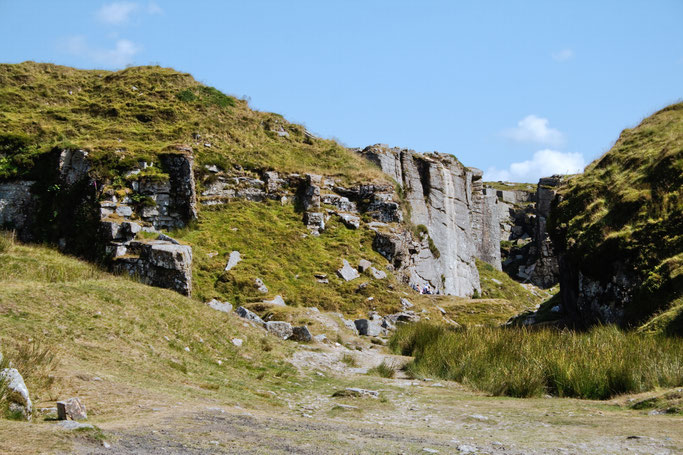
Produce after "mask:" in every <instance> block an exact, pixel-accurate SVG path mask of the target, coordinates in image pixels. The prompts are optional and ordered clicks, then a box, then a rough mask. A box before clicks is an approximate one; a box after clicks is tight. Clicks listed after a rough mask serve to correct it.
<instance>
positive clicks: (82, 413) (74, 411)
mask: <svg viewBox="0 0 683 455" xmlns="http://www.w3.org/2000/svg"><path fill="white" fill-rule="evenodd" d="M57 418H58V419H59V420H67V419H71V420H86V419H87V418H88V413H87V412H86V409H85V405H84V404H83V403H82V402H81V400H80V399H78V398H69V399H68V400H64V401H58V402H57Z"/></svg>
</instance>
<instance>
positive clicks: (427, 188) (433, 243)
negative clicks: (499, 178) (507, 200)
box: [360, 145, 500, 296]
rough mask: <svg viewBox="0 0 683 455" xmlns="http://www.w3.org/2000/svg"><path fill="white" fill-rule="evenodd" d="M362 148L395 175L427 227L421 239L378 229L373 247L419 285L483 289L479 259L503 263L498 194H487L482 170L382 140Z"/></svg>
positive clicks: (417, 221) (460, 291) (413, 214)
mask: <svg viewBox="0 0 683 455" xmlns="http://www.w3.org/2000/svg"><path fill="white" fill-rule="evenodd" d="M360 153H361V155H362V156H364V157H365V158H367V159H368V160H370V161H371V162H374V163H375V164H377V165H378V166H380V167H381V168H382V170H383V171H384V173H386V174H387V175H389V176H391V177H392V178H394V179H395V180H396V182H397V183H398V184H399V185H400V186H401V188H402V192H403V196H404V199H405V200H406V202H407V203H408V204H409V205H410V221H411V222H412V224H414V225H416V226H418V227H420V226H424V228H426V229H425V233H424V235H423V236H422V237H423V238H422V239H417V240H418V241H415V240H416V239H412V238H411V236H409V235H407V234H397V233H386V232H382V233H378V237H377V238H376V239H375V242H374V243H375V245H374V246H375V249H376V250H377V251H379V252H380V253H381V254H383V255H384V256H385V257H386V258H387V259H389V260H390V261H392V262H394V266H395V267H398V268H399V269H402V270H404V271H405V273H406V274H407V275H408V276H409V280H408V281H409V282H410V284H412V285H415V286H418V287H420V288H421V289H422V288H423V287H425V286H426V287H428V288H429V289H431V290H432V291H433V292H439V293H442V294H450V295H457V296H471V295H472V294H473V293H474V292H475V291H476V292H480V291H481V288H480V284H479V272H478V271H477V267H476V263H475V259H476V258H480V259H481V260H484V261H486V262H489V263H491V264H492V265H493V266H494V267H498V268H499V267H500V233H499V219H498V217H499V210H498V208H497V207H496V204H497V199H495V198H492V197H486V195H484V194H483V186H482V184H481V177H482V173H481V171H479V170H477V169H471V168H467V167H465V166H463V165H462V164H461V163H460V162H459V161H458V160H457V159H456V158H455V157H454V156H452V155H446V154H439V153H430V154H424V155H423V154H418V153H416V152H414V151H412V150H401V149H397V148H393V149H390V148H388V147H386V146H383V145H375V146H370V147H366V148H365V149H364V150H363V151H362V152H360ZM419 240H421V241H419Z"/></svg>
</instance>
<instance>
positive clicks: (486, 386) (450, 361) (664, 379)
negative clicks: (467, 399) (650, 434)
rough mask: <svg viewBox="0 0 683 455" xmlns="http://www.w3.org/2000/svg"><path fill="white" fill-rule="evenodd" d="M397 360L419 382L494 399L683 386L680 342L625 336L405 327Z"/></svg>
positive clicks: (394, 344)
mask: <svg viewBox="0 0 683 455" xmlns="http://www.w3.org/2000/svg"><path fill="white" fill-rule="evenodd" d="M390 347H391V348H392V350H393V351H394V352H396V353H400V354H403V355H412V356H414V357H415V359H414V361H413V362H412V363H411V364H409V365H408V370H409V372H412V373H413V374H414V375H418V376H419V375H422V376H436V377H441V378H444V379H448V380H454V381H458V382H462V383H464V384H467V385H470V386H472V387H474V388H476V389H479V390H482V391H486V392H489V393H491V394H493V395H507V396H514V397H532V396H540V395H543V394H551V395H555V396H560V397H577V398H589V399H607V398H610V397H613V396H615V395H619V394H624V393H638V392H645V391H648V390H652V389H655V388H658V387H678V386H681V385H683V339H680V338H673V337H664V336H648V335H643V334H638V333H634V332H623V331H621V330H619V329H618V328H616V327H614V326H600V327H595V328H594V329H592V330H591V331H590V332H586V333H576V332H572V331H562V332H560V331H555V330H548V329H545V330H527V329H525V328H493V327H477V328H470V329H450V328H446V327H444V326H437V325H433V324H428V323H419V324H413V325H403V326H401V327H399V328H398V330H397V332H396V334H395V335H394V336H393V337H392V339H391V342H390Z"/></svg>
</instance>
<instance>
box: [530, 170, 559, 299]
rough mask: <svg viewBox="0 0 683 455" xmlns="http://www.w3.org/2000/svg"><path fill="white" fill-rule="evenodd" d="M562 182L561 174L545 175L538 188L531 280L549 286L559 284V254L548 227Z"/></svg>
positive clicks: (545, 286) (541, 285)
mask: <svg viewBox="0 0 683 455" xmlns="http://www.w3.org/2000/svg"><path fill="white" fill-rule="evenodd" d="M561 183H562V178H561V177H560V176H552V177H544V178H542V179H541V180H540V181H539V182H538V189H537V190H536V232H535V235H534V242H535V246H536V255H535V256H536V263H535V267H534V269H533V271H532V272H531V274H530V278H531V282H532V283H534V284H537V285H538V286H540V287H543V288H547V287H551V286H554V285H555V284H557V282H558V280H559V276H560V268H559V264H558V260H557V254H556V253H555V250H554V248H553V243H552V241H551V240H550V236H549V235H548V229H547V220H548V217H549V216H550V206H551V203H552V201H553V199H555V195H556V194H557V187H558V186H559V185H560V184H561Z"/></svg>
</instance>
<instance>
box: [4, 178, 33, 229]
mask: <svg viewBox="0 0 683 455" xmlns="http://www.w3.org/2000/svg"><path fill="white" fill-rule="evenodd" d="M34 183H35V182H32V181H18V182H10V183H0V227H5V228H10V229H16V230H18V231H20V230H22V229H24V228H26V227H28V226H26V223H27V221H28V219H29V217H30V213H31V211H32V205H33V196H32V195H31V187H32V186H33V184H34Z"/></svg>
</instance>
